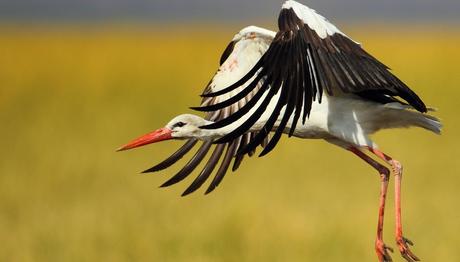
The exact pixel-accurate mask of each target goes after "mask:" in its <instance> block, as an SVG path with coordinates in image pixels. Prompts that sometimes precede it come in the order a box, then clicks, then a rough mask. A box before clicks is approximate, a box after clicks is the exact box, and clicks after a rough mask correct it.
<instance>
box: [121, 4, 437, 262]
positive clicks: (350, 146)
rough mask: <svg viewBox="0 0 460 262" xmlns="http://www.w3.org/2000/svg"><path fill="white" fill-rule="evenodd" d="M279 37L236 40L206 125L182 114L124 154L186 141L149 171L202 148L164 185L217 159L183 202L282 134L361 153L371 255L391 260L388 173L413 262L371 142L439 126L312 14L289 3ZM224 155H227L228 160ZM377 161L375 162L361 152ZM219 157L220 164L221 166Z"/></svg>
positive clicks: (403, 248)
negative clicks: (376, 188) (373, 199)
mask: <svg viewBox="0 0 460 262" xmlns="http://www.w3.org/2000/svg"><path fill="white" fill-rule="evenodd" d="M279 29H280V30H279V31H278V32H273V31H270V30H267V29H263V28H260V27H256V26H249V27H246V28H244V29H242V30H241V31H240V32H239V33H237V34H236V35H235V36H234V37H233V39H232V41H231V42H230V44H229V45H228V47H227V49H226V50H225V51H224V53H223V55H222V58H221V60H220V62H221V65H220V67H219V69H218V71H217V72H216V74H215V75H214V77H213V78H212V80H211V82H210V83H209V85H208V86H207V87H206V89H205V91H204V93H203V101H202V103H201V106H200V107H199V108H195V109H197V110H199V111H205V112H208V113H207V115H206V116H205V117H204V118H202V117H199V116H196V115H190V114H185V115H179V116H177V117H175V118H174V119H173V120H171V121H170V122H169V123H168V124H167V125H166V126H165V127H164V128H161V129H159V130H156V131H154V132H151V133H149V134H147V135H144V136H142V137H140V138H138V139H136V140H134V141H132V142H131V143H129V144H128V145H126V146H124V147H122V148H121V150H126V149H131V148H135V147H139V146H142V145H146V144H150V143H154V142H159V141H163V140H168V139H187V140H188V141H187V142H186V143H185V144H184V146H182V147H181V148H180V149H179V150H178V151H177V152H175V153H174V154H173V155H171V157H169V158H168V159H166V160H165V161H163V162H162V163H160V164H158V165H156V166H154V167H153V168H151V169H148V170H146V171H145V172H157V171H160V170H163V169H166V168H168V167H169V166H171V165H173V164H174V163H176V162H177V161H178V160H179V159H181V158H182V157H183V156H184V155H185V154H187V153H188V152H189V151H190V150H191V149H192V148H193V147H194V146H195V145H196V144H197V142H198V140H201V141H203V143H202V145H201V147H200V148H199V149H198V151H197V153H195V155H194V156H193V157H192V158H191V160H190V161H189V162H188V163H187V164H186V165H185V166H184V167H183V168H182V169H181V170H180V171H179V172H178V173H177V174H176V175H175V176H174V177H172V178H171V179H170V180H168V181H167V182H166V183H164V184H163V186H170V185H173V184H176V183H178V182H180V181H182V180H183V179H185V178H186V177H187V176H189V175H190V174H191V173H192V171H193V170H194V169H195V168H196V167H197V166H198V164H199V163H200V162H202V161H203V159H204V158H205V156H206V154H207V153H208V152H209V151H210V150H211V148H213V145H212V144H213V143H218V144H217V145H215V146H214V149H213V153H212V155H211V156H210V158H209V160H208V161H207V163H206V165H205V167H204V168H203V170H202V171H201V173H200V174H199V175H198V176H197V177H196V179H195V180H194V181H193V183H192V184H191V185H190V186H189V187H188V188H187V190H186V191H185V192H184V194H183V195H187V194H190V193H192V192H194V191H195V190H197V189H198V188H199V187H201V186H202V185H203V184H204V182H205V181H206V180H207V179H208V178H209V177H210V176H211V174H212V173H213V172H214V171H215V168H216V167H217V166H219V168H218V169H217V171H216V172H215V176H214V178H213V179H212V181H211V183H210V185H209V187H208V190H207V191H206V193H210V192H212V191H213V190H214V189H215V188H216V187H217V186H218V185H219V184H220V182H221V181H222V179H223V178H224V176H225V173H226V172H227V170H228V169H229V167H230V163H231V162H232V161H233V167H232V170H233V171H235V170H236V169H238V167H239V165H240V164H241V161H242V160H243V158H244V157H245V155H249V156H252V155H253V154H254V153H255V150H256V149H257V148H259V146H260V147H262V148H263V151H262V153H261V156H263V155H265V154H267V153H269V152H270V151H271V150H273V149H274V148H275V146H276V144H277V142H278V141H279V139H280V137H281V135H282V134H283V133H284V134H288V135H289V136H295V137H299V138H305V139H324V140H325V141H327V142H329V143H332V144H334V145H337V146H340V147H342V148H344V149H346V150H349V151H350V152H352V153H354V154H355V155H357V156H358V157H359V158H361V159H363V160H364V161H365V162H366V163H368V164H369V165H371V166H372V167H373V168H375V169H376V170H377V171H378V172H379V175H380V178H381V190H380V205H379V220H378V227H377V238H376V242H375V250H376V253H377V256H378V258H379V261H381V262H388V261H391V257H390V255H389V252H388V251H389V250H391V248H389V247H388V246H387V245H386V244H385V243H384V241H383V217H384V209H385V199H386V194H387V189H388V181H389V178H390V171H389V169H388V168H387V167H386V166H385V165H388V166H390V167H391V168H392V171H393V172H394V174H395V180H396V182H395V210H396V243H397V245H398V248H399V251H400V252H401V254H402V256H403V257H404V258H405V259H406V260H407V261H409V262H412V261H418V258H417V257H416V256H415V255H414V254H413V253H412V251H411V250H410V249H409V246H408V244H411V242H410V241H409V240H408V239H407V238H405V237H404V236H403V233H402V222H401V196H400V192H401V176H402V166H401V164H400V162H399V161H397V160H395V159H393V158H391V157H389V156H388V155H386V154H384V153H383V152H382V151H380V150H379V149H377V145H376V144H375V143H374V142H373V141H372V140H371V138H370V135H371V134H373V133H375V132H377V131H379V130H382V129H390V128H408V127H412V126H416V127H421V128H424V129H426V130H429V131H432V132H434V133H436V134H440V132H441V123H440V121H439V120H438V119H437V118H435V117H433V116H430V115H428V114H426V113H427V112H428V111H429V110H428V108H427V107H426V106H425V104H424V102H423V101H422V100H421V99H420V98H419V97H418V96H417V94H416V93H415V92H413V91H412V90H411V89H410V88H409V87H408V86H407V85H405V84H404V83H403V82H402V81H401V80H399V79H398V78H397V77H396V76H395V75H393V74H392V73H391V72H390V70H389V69H388V67H386V66H385V65H383V64H382V63H381V62H379V61H378V60H377V59H376V58H374V57H373V56H372V55H370V54H369V53H367V52H366V51H365V50H364V49H362V47H361V46H360V45H359V44H358V43H357V42H355V41H353V40H352V39H350V38H349V37H348V36H346V35H345V34H344V33H342V32H341V31H340V30H339V29H338V28H337V27H336V26H335V25H333V24H331V23H330V22H329V21H328V20H327V19H326V18H324V17H323V16H321V15H320V14H318V13H317V12H316V11H315V10H313V9H311V8H309V7H307V6H304V5H302V4H300V3H298V2H295V1H292V0H289V1H286V2H285V3H284V4H283V6H282V10H281V12H280V16H279ZM224 152H225V153H224ZM367 152H369V153H371V154H373V155H375V156H376V157H377V158H379V159H380V160H381V161H382V162H383V163H384V164H382V163H380V162H377V161H375V160H374V159H373V158H371V157H370V156H368V155H367V154H366V153H367ZM220 160H221V161H220Z"/></svg>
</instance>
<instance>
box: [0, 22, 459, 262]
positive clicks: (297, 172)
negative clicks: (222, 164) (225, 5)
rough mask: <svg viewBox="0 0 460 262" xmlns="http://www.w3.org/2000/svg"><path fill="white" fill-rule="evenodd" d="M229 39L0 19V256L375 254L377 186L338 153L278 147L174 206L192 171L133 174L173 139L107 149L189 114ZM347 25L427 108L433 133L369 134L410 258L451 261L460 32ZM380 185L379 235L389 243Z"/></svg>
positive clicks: (304, 257) (390, 226) (289, 144)
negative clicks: (438, 126)
mask: <svg viewBox="0 0 460 262" xmlns="http://www.w3.org/2000/svg"><path fill="white" fill-rule="evenodd" d="M197 28H198V29H197ZM371 28H372V30H371ZM238 30H239V27H232V26H228V27H227V28H225V29H224V30H222V28H217V27H212V26H210V25H201V26H199V25H195V26H190V27H179V26H177V27H174V28H167V29H166V28H164V27H155V26H145V25H144V26H136V25H132V26H127V25H124V26H116V25H111V26H102V25H101V26H94V27H92V28H90V27H79V26H56V25H55V26H35V27H27V28H26V27H21V26H7V25H4V26H1V27H0V123H1V128H0V141H1V147H0V243H2V245H1V246H2V247H1V251H0V261H376V258H375V253H374V248H373V245H374V244H373V243H374V237H375V231H376V222H377V208H378V193H379V177H378V176H377V174H376V173H375V171H374V170H372V169H371V168H370V167H368V166H367V165H366V164H364V163H363V162H362V161H361V160H359V159H357V158H356V157H355V156H353V155H352V154H350V153H348V152H345V151H344V150H341V149H339V148H336V147H333V146H331V145H329V144H327V143H324V142H322V141H305V140H297V139H284V140H283V142H282V143H280V144H279V146H278V148H277V149H276V150H274V152H273V153H271V154H270V155H268V156H267V157H264V158H260V159H257V158H256V157H254V158H253V159H250V160H248V159H246V160H245V161H244V162H243V164H242V167H241V168H240V170H239V171H238V172H237V173H229V174H227V176H226V178H225V179H224V181H223V183H222V184H221V186H220V187H219V188H218V189H217V190H216V191H215V192H214V193H212V194H210V195H208V196H203V192H204V191H203V190H200V191H198V192H197V193H195V194H193V195H191V196H189V197H186V198H181V197H180V194H181V193H182V191H183V190H184V189H185V188H186V187H187V186H188V183H190V182H191V180H192V179H193V178H194V177H193V176H192V177H190V178H189V179H188V180H187V181H186V182H185V183H181V184H178V185H176V186H174V187H173V188H170V189H166V190H165V189H158V186H159V185H160V184H161V183H162V182H164V181H165V180H167V179H168V178H169V177H170V176H171V175H173V174H174V172H175V171H177V170H179V168H180V166H181V165H180V164H178V165H176V166H174V167H173V168H171V169H169V170H167V171H165V172H162V173H158V174H151V175H139V174H138V171H141V170H144V169H146V168H149V167H151V166H153V165H154V164H156V163H158V162H159V161H161V160H163V159H164V158H165V157H167V156H168V155H169V154H170V153H172V152H174V151H175V150H176V148H177V147H178V146H179V145H181V144H182V143H181V142H165V143H160V144H156V145H152V146H149V147H145V148H142V149H138V150H135V151H129V152H126V153H116V152H115V149H116V148H117V147H119V146H121V145H122V144H125V143H126V142H128V141H129V140H130V139H132V138H134V137H137V136H138V135H141V134H143V133H145V132H147V131H150V130H153V129H156V128H159V127H162V126H163V125H164V124H165V123H166V122H167V121H168V120H169V119H171V118H172V117H174V116H175V115H177V114H181V113H185V112H191V111H190V110H188V107H189V106H196V105H198V104H199V102H200V98H199V97H198V95H199V94H200V93H201V91H202V89H203V88H204V86H205V84H206V83H207V82H208V81H209V79H210V78H211V77H212V75H213V74H214V72H215V70H216V69H217V65H218V59H219V57H220V53H221V52H222V51H223V49H224V48H225V46H226V44H227V43H228V41H229V40H230V39H231V38H232V36H233V34H234V33H236V31H238ZM347 32H348V33H349V35H350V36H352V37H353V38H354V39H356V40H358V41H360V42H361V43H363V44H364V46H365V48H366V49H367V50H368V51H370V52H371V53H372V54H374V55H375V56H376V57H378V58H380V59H381V60H382V61H383V62H384V63H386V64H388V65H389V66H390V67H392V68H393V69H394V72H395V73H396V74H397V75H398V76H400V77H401V78H402V79H403V80H404V81H405V82H406V83H407V84H408V85H409V86H411V87H412V88H413V89H414V90H415V91H416V92H417V93H418V94H419V95H420V96H421V97H422V98H423V99H424V101H426V103H427V104H429V105H430V106H433V107H436V108H438V110H439V111H438V112H437V113H435V115H436V116H438V117H440V118H441V119H442V120H443V123H444V125H445V128H444V133H443V135H442V136H436V135H433V134H430V133H428V132H425V131H424V130H420V129H411V130H392V131H385V132H383V133H379V134H378V135H376V137H375V139H376V141H377V143H378V144H379V145H380V147H381V148H382V149H383V150H384V151H386V152H387V153H388V154H390V155H391V156H393V157H395V158H396V159H399V160H400V161H401V162H402V163H403V164H404V165H405V176H404V181H403V219H404V221H403V222H404V226H405V234H406V235H407V237H409V238H410V239H411V240H413V241H414V242H415V244H416V245H415V247H414V249H413V250H414V252H415V253H416V254H417V255H418V256H420V257H421V258H422V259H423V261H460V253H459V252H458V246H459V243H460V234H459V232H460V222H459V221H460V211H459V203H458V202H459V193H458V192H459V189H460V176H459V175H460V174H459V169H460V161H459V160H458V159H457V157H458V156H459V153H460V152H459V150H458V148H459V146H460V141H459V139H458V135H459V134H460V125H459V124H460V121H459V116H458V114H459V110H458V106H459V102H458V97H459V96H460V89H459V83H460V73H459V72H460V63H459V61H460V52H459V48H458V47H459V46H460V34H459V32H460V30H458V27H455V26H451V27H448V26H446V27H436V26H431V27H426V26H418V27H416V28H415V29H414V28H413V27H410V26H407V27H400V26H399V27H397V29H396V30H395V27H391V26H388V27H384V26H377V27H372V26H370V25H369V26H368V27H357V26H355V27H351V28H349V29H348V30H347ZM183 163H184V162H181V164H183ZM390 192H391V193H390V194H389V202H388V203H389V204H388V207H387V213H386V221H385V222H386V223H385V226H386V227H385V239H386V242H387V244H389V245H390V246H393V247H395V244H394V234H393V232H394V219H393V217H394V211H393V203H392V201H393V194H392V187H391V191H390ZM393 258H394V259H395V261H402V259H401V258H400V256H399V254H394V255H393Z"/></svg>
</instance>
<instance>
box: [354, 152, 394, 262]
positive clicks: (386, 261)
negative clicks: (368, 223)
mask: <svg viewBox="0 0 460 262" xmlns="http://www.w3.org/2000/svg"><path fill="white" fill-rule="evenodd" d="M349 150H350V151H351V152H353V153H354V154H355V155H357V156H358V157H360V158H361V159H363V160H364V161H366V163H368V164H369V165H371V166H372V167H373V168H375V169H376V170H377V171H378V172H379V174H380V179H381V184H380V205H379V220H378V224H377V238H376V239H375V251H376V252H377V256H378V258H379V261H380V262H390V261H392V259H391V256H390V254H389V252H388V251H391V252H393V249H392V248H391V247H388V246H387V245H385V243H384V242H383V220H384V215H385V200H386V195H387V190H388V182H389V180H390V170H388V168H386V167H385V166H383V165H381V164H380V163H378V162H377V161H375V160H374V159H372V158H370V157H369V156H367V155H366V154H364V153H363V152H362V151H361V150H359V149H358V148H355V147H351V148H350V149H349Z"/></svg>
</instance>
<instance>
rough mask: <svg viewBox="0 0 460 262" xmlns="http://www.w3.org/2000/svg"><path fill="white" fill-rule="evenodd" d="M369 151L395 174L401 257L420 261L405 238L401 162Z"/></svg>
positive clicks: (398, 240) (381, 153)
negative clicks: (402, 214) (402, 218)
mask: <svg viewBox="0 0 460 262" xmlns="http://www.w3.org/2000/svg"><path fill="white" fill-rule="evenodd" d="M369 151H370V152H372V153H373V154H375V155H376V156H377V157H379V158H380V159H382V160H384V161H385V162H387V163H388V164H390V165H391V166H392V168H393V172H394V173H395V211H396V243H397V244H398V248H399V251H400V252H401V255H402V256H403V257H404V258H405V259H406V260H407V261H409V262H413V261H420V259H419V258H418V257H417V256H416V255H415V254H414V253H412V251H411V250H410V248H409V246H408V245H411V246H412V245H413V243H412V242H411V241H410V240H409V239H407V238H405V237H404V236H403V232H402V221H401V180H402V170H403V168H402V165H401V163H400V162H399V161H397V160H395V159H392V158H391V157H389V156H388V155H385V154H384V153H383V152H382V151H380V150H378V149H375V148H369Z"/></svg>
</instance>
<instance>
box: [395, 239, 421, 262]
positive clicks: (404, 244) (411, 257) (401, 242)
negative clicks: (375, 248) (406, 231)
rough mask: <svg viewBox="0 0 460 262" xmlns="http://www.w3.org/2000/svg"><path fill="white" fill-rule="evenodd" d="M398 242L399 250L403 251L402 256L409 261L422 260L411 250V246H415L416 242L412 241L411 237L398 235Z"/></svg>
mask: <svg viewBox="0 0 460 262" xmlns="http://www.w3.org/2000/svg"><path fill="white" fill-rule="evenodd" d="M396 243H397V244H398V247H399V252H401V256H402V257H403V258H404V259H405V260H407V261H408V262H415V261H420V259H419V258H418V257H417V256H416V255H415V254H414V253H412V251H411V250H410V248H409V246H408V245H410V246H413V245H414V243H413V242H412V241H410V240H409V239H407V238H405V237H398V238H397V239H396Z"/></svg>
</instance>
